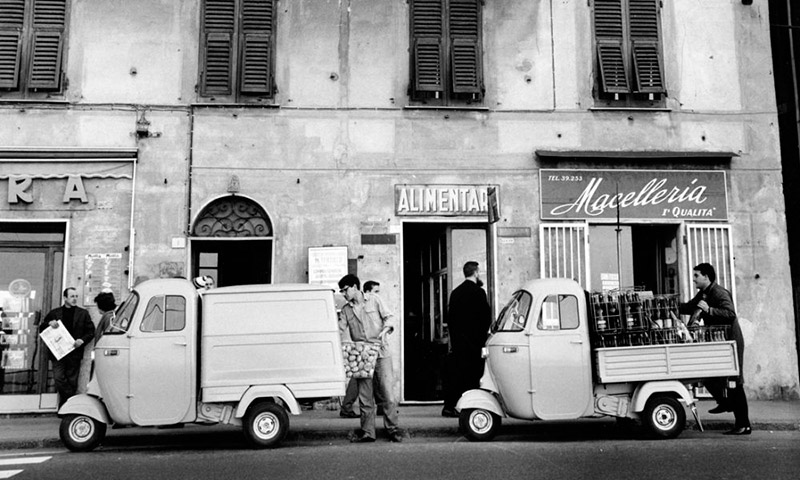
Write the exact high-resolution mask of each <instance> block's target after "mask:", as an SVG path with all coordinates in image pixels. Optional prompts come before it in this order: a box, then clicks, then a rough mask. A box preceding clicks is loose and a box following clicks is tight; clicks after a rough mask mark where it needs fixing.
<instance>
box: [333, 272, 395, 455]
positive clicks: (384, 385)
mask: <svg viewBox="0 0 800 480" xmlns="http://www.w3.org/2000/svg"><path fill="white" fill-rule="evenodd" d="M360 288H361V281H360V280H359V279H358V277H356V276H355V275H352V274H347V275H345V276H344V277H342V279H341V280H339V292H340V293H341V294H342V295H344V298H345V300H347V303H346V304H345V305H344V306H343V307H342V312H341V315H340V319H339V329H340V333H341V335H342V338H346V332H348V331H349V333H350V338H351V339H352V340H353V341H354V342H370V343H377V344H380V349H379V351H378V360H377V362H375V370H374V373H373V378H359V379H357V380H356V381H357V382H358V403H359V409H360V410H361V429H360V431H357V432H356V434H355V435H354V436H353V437H352V438H351V441H352V442H359V443H361V442H374V441H375V416H376V414H375V399H376V398H377V399H378V400H379V401H380V405H381V407H383V425H384V427H385V428H386V431H387V433H388V435H389V440H390V441H392V442H402V441H403V437H402V434H401V433H400V429H399V428H398V426H397V421H398V411H397V400H396V397H395V395H394V369H393V366H392V357H391V355H390V354H389V349H388V347H387V345H386V336H387V335H389V334H391V333H392V332H393V331H394V315H393V314H392V313H391V312H390V311H389V310H387V309H386V307H385V306H384V305H383V302H382V301H381V297H379V296H377V295H365V294H363V293H362V292H361V290H360Z"/></svg>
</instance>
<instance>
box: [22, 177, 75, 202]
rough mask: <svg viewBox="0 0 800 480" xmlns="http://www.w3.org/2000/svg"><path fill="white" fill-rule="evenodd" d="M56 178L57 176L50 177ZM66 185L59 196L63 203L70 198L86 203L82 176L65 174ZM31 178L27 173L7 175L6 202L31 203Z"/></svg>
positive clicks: (70, 199) (69, 200)
mask: <svg viewBox="0 0 800 480" xmlns="http://www.w3.org/2000/svg"><path fill="white" fill-rule="evenodd" d="M52 178H58V177H52ZM66 178H67V186H66V187H65V188H64V196H63V197H62V198H61V201H62V202H63V203H69V202H71V201H72V200H80V202H81V203H88V202H89V198H88V197H87V196H86V188H85V187H84V186H83V178H82V177H81V176H80V175H66ZM32 185H33V178H32V177H30V176H27V175H18V176H17V175H11V176H9V177H8V203H10V204H16V203H19V202H22V203H33V193H32V192H31V186H32Z"/></svg>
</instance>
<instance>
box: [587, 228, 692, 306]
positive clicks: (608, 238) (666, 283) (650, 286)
mask: <svg viewBox="0 0 800 480" xmlns="http://www.w3.org/2000/svg"><path fill="white" fill-rule="evenodd" d="M589 238H590V239H591V242H590V251H589V254H590V255H589V256H590V259H591V260H590V262H591V285H592V289H593V290H609V289H614V288H623V289H624V288H635V289H637V290H648V291H652V292H654V293H658V294H675V293H679V283H680V282H679V276H678V274H679V271H678V270H679V269H678V265H679V262H678V245H677V241H678V240H677V239H678V225H619V226H617V225H591V226H589Z"/></svg>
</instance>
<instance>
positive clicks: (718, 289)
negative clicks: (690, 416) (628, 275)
mask: <svg viewBox="0 0 800 480" xmlns="http://www.w3.org/2000/svg"><path fill="white" fill-rule="evenodd" d="M692 270H693V271H692V276H693V281H694V286H695V287H696V288H697V290H698V292H697V295H695V296H694V298H692V299H691V300H689V302H688V303H682V304H681V305H680V312H681V313H682V314H685V315H692V319H693V320H694V319H695V317H696V316H698V315H699V319H702V320H703V322H704V324H705V326H707V327H709V326H729V327H731V335H732V337H733V340H735V341H736V352H737V357H738V360H739V378H738V379H737V381H736V388H732V389H728V397H727V398H725V396H724V392H725V382H726V380H725V379H724V378H714V379H706V380H704V381H703V383H704V384H705V386H706V389H707V390H708V392H709V393H710V394H711V395H712V396H713V397H714V400H716V401H717V406H716V407H714V408H712V409H711V410H709V412H710V413H723V412H733V416H734V418H735V419H736V421H735V423H734V426H733V429H732V430H730V431H727V432H725V435H750V432H751V428H750V419H749V415H748V409H747V397H745V395H744V385H743V384H744V374H743V373H742V371H743V369H744V364H743V361H744V337H743V336H742V329H741V328H740V327H739V320H738V319H737V318H736V311H735V310H734V308H733V298H732V297H731V293H730V292H729V291H728V290H726V289H725V288H724V287H723V286H722V285H720V284H718V283H717V282H716V280H717V273H716V272H715V271H714V267H712V266H711V264H708V263H701V264H699V265H697V266H696V267H694V268H693V269H692ZM690 326H691V321H690Z"/></svg>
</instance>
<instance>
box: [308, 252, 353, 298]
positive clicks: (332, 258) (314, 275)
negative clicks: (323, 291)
mask: <svg viewBox="0 0 800 480" xmlns="http://www.w3.org/2000/svg"><path fill="white" fill-rule="evenodd" d="M345 275H347V247H309V248H308V283H313V284H318V285H327V286H329V287H331V288H332V289H334V290H338V289H339V279H341V278H342V277H343V276H345Z"/></svg>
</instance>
